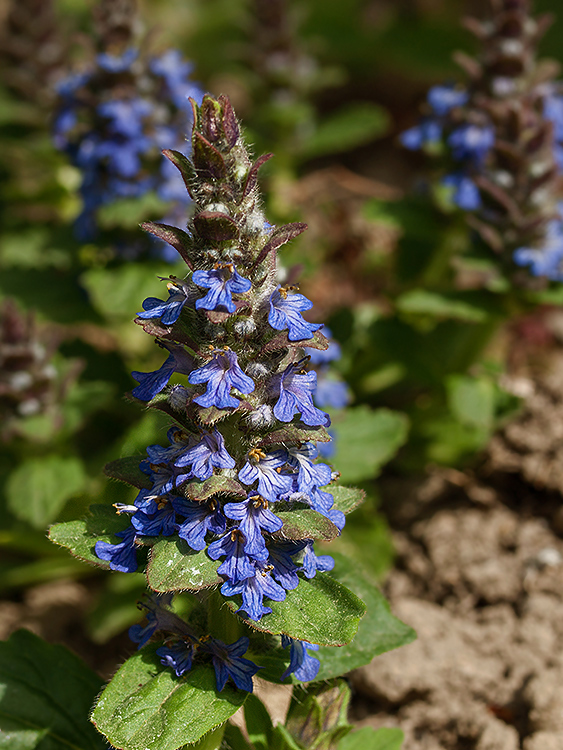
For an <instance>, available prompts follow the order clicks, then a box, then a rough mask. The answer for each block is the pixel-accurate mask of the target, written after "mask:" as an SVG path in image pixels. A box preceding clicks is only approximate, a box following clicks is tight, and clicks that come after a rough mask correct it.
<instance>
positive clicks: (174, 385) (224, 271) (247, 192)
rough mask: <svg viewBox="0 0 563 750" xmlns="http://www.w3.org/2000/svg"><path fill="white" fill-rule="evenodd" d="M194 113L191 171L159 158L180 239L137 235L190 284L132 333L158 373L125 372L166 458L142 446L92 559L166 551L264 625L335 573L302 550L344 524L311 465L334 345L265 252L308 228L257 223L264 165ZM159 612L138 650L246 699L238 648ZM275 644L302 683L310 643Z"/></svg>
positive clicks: (183, 163)
mask: <svg viewBox="0 0 563 750" xmlns="http://www.w3.org/2000/svg"><path fill="white" fill-rule="evenodd" d="M194 111H195V122H194V128H193V136H192V153H193V157H192V160H191V161H188V160H187V159H186V158H185V157H184V156H183V155H182V154H181V153H178V152H176V151H166V152H165V154H166V155H167V156H168V158H169V159H170V160H171V162H172V163H173V164H175V165H176V166H177V167H178V168H179V170H180V171H181V173H182V176H183V177H184V180H185V183H186V185H187V186H188V189H189V191H190V195H191V197H192V200H193V202H194V207H195V212H194V216H193V219H192V220H191V221H190V223H189V225H188V230H189V231H188V232H186V231H184V230H181V229H177V228H174V227H170V226H167V225H164V224H154V223H147V224H145V225H144V226H145V229H147V230H148V231H150V232H152V233H153V234H155V235H156V236H157V237H159V238H161V239H163V240H165V241H167V242H169V243H170V244H171V245H172V246H173V247H174V248H175V249H176V250H177V251H178V252H179V253H180V255H181V256H182V258H183V259H184V260H185V262H186V264H187V267H188V269H187V270H188V273H187V275H186V277H185V278H184V279H178V278H176V277H170V278H169V279H167V288H168V296H167V298H165V299H161V298H157V297H150V298H148V299H146V300H145V301H144V302H143V305H142V308H143V309H142V310H141V311H140V312H139V313H138V318H137V321H136V322H137V323H138V324H139V325H141V326H142V327H143V328H144V329H145V331H146V332H147V333H149V334H150V335H151V336H154V337H155V338H156V340H157V343H158V344H159V345H160V346H161V347H162V348H163V349H164V350H165V352H166V353H167V356H166V359H165V361H164V363H163V364H162V365H161V366H160V367H159V368H158V369H157V370H155V371H153V372H134V373H133V376H134V377H135V379H136V380H137V381H138V385H137V386H136V387H135V388H134V389H133V390H132V396H133V397H134V398H136V399H138V400H139V401H141V402H143V403H148V405H149V406H151V407H153V408H157V409H160V410H161V411H164V412H165V413H166V414H168V415H169V416H170V418H171V419H172V421H173V424H172V426H171V427H170V429H169V431H168V435H167V437H168V440H167V444H166V445H151V446H149V447H148V448H147V451H146V453H147V455H146V457H143V458H142V459H139V460H138V462H137V465H138V469H137V468H136V467H135V470H136V473H135V474H134V478H129V479H127V478H126V477H125V479H126V481H130V483H131V484H134V485H135V486H137V487H138V489H139V492H138V494H137V496H136V498H135V499H134V501H133V502H132V503H131V504H118V505H116V510H117V512H118V514H120V516H124V517H127V518H128V520H129V523H128V525H126V526H125V527H124V528H123V529H122V530H121V531H119V533H118V534H117V536H118V539H119V541H117V542H114V541H112V540H110V541H106V540H99V541H98V542H97V543H96V545H95V552H96V555H97V557H98V558H99V559H100V560H103V561H105V562H107V563H109V567H110V568H112V569H114V570H119V571H124V572H132V571H135V570H137V568H138V565H139V548H140V547H145V546H152V545H154V544H155V539H165V538H171V539H176V540H178V543H179V544H180V543H181V544H182V545H183V546H182V549H183V550H185V552H184V554H185V555H186V566H189V565H195V561H196V560H197V561H198V565H200V566H201V567H200V568H199V569H201V568H205V569H211V570H212V576H211V578H210V580H209V581H208V582H205V583H203V584H200V585H198V586H196V587H195V588H198V589H200V588H205V587H206V586H213V585H215V584H216V583H217V582H220V583H221V586H220V592H221V594H222V596H223V597H225V599H226V600H227V601H228V602H229V603H232V602H235V603H236V604H234V605H233V609H234V611H236V613H237V614H238V615H239V616H240V617H241V618H242V619H243V620H246V621H247V622H251V623H260V622H261V620H262V619H263V618H265V617H267V616H268V615H270V614H271V613H272V612H273V604H274V603H280V602H284V601H285V600H286V597H287V596H288V593H289V592H293V591H294V590H296V589H297V588H298V586H299V584H300V580H301V579H302V578H303V579H306V580H312V579H314V578H315V576H316V575H317V572H318V571H321V572H323V573H324V572H326V571H330V570H331V569H332V568H333V565H334V562H333V560H332V558H330V557H328V556H326V555H317V554H316V553H315V549H314V544H313V542H314V539H315V538H318V533H319V532H318V528H319V525H320V527H322V534H321V535H322V537H323V538H325V539H330V538H334V537H335V536H337V535H338V534H339V533H340V531H341V530H342V528H343V526H344V522H345V519H344V513H343V510H342V509H341V508H339V507H338V503H337V502H336V501H335V495H334V494H333V493H332V492H331V491H330V489H331V488H330V485H331V484H332V483H333V482H334V480H335V479H336V478H337V476H338V475H337V474H336V473H334V472H333V471H332V469H331V467H330V466H329V465H328V464H326V463H320V462H318V460H317V459H318V455H319V449H318V447H317V443H318V442H321V443H323V442H329V441H330V436H329V434H328V432H327V429H326V428H327V427H328V426H329V425H330V419H329V417H328V415H327V414H326V413H325V412H323V411H322V410H321V409H320V408H319V407H318V406H317V405H315V403H314V396H315V390H316V386H317V373H316V372H315V370H313V369H310V362H311V359H312V358H315V362H316V365H317V366H318V367H320V368H322V367H323V366H325V365H326V363H328V362H329V361H330V360H331V359H332V358H333V357H335V356H338V347H337V345H336V344H334V343H333V344H331V346H330V347H329V342H328V340H327V339H326V337H325V336H324V335H323V334H322V333H321V331H320V328H321V325H319V324H315V323H310V322H309V321H308V320H306V319H305V318H304V317H303V312H306V311H308V310H309V309H310V308H311V306H312V303H311V302H310V301H309V300H308V299H306V297H304V296H303V295H302V294H299V293H298V292H297V290H296V289H295V288H294V287H284V286H280V285H279V284H278V283H276V276H277V273H276V250H277V249H278V248H279V247H281V246H282V245H283V244H285V243H286V242H287V241H288V240H290V239H292V238H293V237H295V236H296V235H298V234H299V233H301V232H302V231H303V230H304V229H305V226H304V225H302V224H290V225H286V226H282V227H279V228H273V227H271V226H270V225H269V224H268V223H267V222H266V221H265V218H264V215H263V213H262V211H261V208H260V204H259V199H258V194H257V188H256V182H257V172H258V168H259V167H260V165H261V164H262V163H263V162H264V161H265V158H264V157H262V158H261V159H258V161H257V162H256V163H255V164H254V165H253V164H252V163H251V161H250V159H249V157H248V155H247V152H246V149H245V147H244V144H243V142H242V139H241V137H240V132H239V126H238V123H237V120H236V118H235V116H234V113H233V110H232V108H231V106H230V103H229V101H228V99H226V98H225V97H219V98H218V99H213V98H212V97H210V96H208V95H206V96H205V97H204V98H203V102H202V105H201V106H200V107H199V106H195V105H194ZM311 352H313V355H311ZM319 352H323V353H325V357H324V358H323V357H318V353H319ZM120 466H121V464H120V462H119V461H117V462H113V463H112V464H110V465H109V466H108V468H107V471H108V473H109V474H110V475H111V476H116V477H118V478H121V479H123V478H124V473H123V470H122V469H121V468H120ZM327 485H329V487H328V488H327ZM345 510H346V509H345ZM348 510H349V509H348ZM315 519H316V520H315ZM311 524H313V525H312V526H311ZM198 555H199V557H197V556H198ZM153 563H154V560H153V558H152V557H151V565H152V564H153ZM150 583H151V578H150V574H149V584H150ZM182 588H190V586H189V585H185V584H184V585H183V586H182ZM158 590H162V589H158ZM155 612H157V610H156V609H154V608H153V609H151V610H150V612H149V615H148V624H147V626H146V627H145V628H144V629H141V630H139V629H136V630H135V631H134V633H135V634H136V635H135V639H136V640H139V642H142V643H144V642H145V641H146V639H148V638H150V637H152V635H153V634H154V633H155V632H156V631H157V630H158V631H162V632H164V633H165V636H166V642H165V645H164V646H163V647H162V648H160V649H159V650H158V654H159V655H160V656H161V657H162V662H163V664H167V665H169V666H171V667H172V668H173V669H174V670H175V672H176V674H177V675H181V674H183V673H184V672H186V671H187V670H189V669H190V668H191V664H192V661H193V659H194V658H196V656H197V658H201V659H205V658H211V659H212V661H213V664H214V667H215V671H216V676H217V684H218V688H219V689H222V687H223V686H224V684H225V681H226V679H227V677H228V676H230V677H231V678H232V679H233V680H234V682H235V684H236V685H237V686H239V687H241V688H243V689H245V690H250V689H251V688H252V681H251V677H252V675H253V674H254V673H255V671H256V670H257V667H255V665H253V663H252V662H250V661H249V660H248V659H245V658H243V653H245V651H246V648H247V645H248V639H247V638H245V637H243V638H241V639H239V640H237V641H236V642H235V643H232V644H230V645H226V644H225V643H223V642H222V641H217V640H215V639H213V638H208V636H207V634H205V633H204V634H203V636H202V635H198V636H195V635H193V633H192V631H190V632H189V633H188V632H187V631H186V630H185V628H184V630H182V629H181V628H180V630H178V628H176V629H174V628H171V627H169V626H168V625H166V626H165V625H163V620H162V618H163V617H164V618H165V619H166V618H167V617H168V615H161V614H155ZM158 612H160V610H158ZM166 622H168V620H166ZM182 627H184V626H182ZM186 627H188V626H186ZM278 632H279V631H278ZM141 634H142V635H141ZM280 635H282V636H283V642H282V646H283V647H287V646H290V664H289V667H288V669H287V670H286V671H285V673H284V674H283V675H282V679H283V678H285V677H286V676H287V675H289V674H290V673H293V674H295V675H296V676H297V677H298V679H306V680H309V679H312V678H313V677H314V675H315V674H316V673H317V671H318V668H319V661H318V659H316V658H315V657H314V656H312V655H311V654H310V653H309V651H314V650H315V649H316V646H315V644H310V643H308V642H306V641H302V640H300V639H298V638H291V637H289V636H288V635H287V631H286V633H280ZM253 670H254V671H253Z"/></svg>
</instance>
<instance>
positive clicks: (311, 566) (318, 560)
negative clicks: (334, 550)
mask: <svg viewBox="0 0 563 750" xmlns="http://www.w3.org/2000/svg"><path fill="white" fill-rule="evenodd" d="M301 565H302V567H301V568H299V570H302V571H303V573H304V574H305V575H306V577H307V578H314V577H315V575H316V574H317V570H320V571H321V572H323V573H325V572H327V571H329V570H332V569H333V568H334V560H333V559H332V557H331V556H330V555H316V554H315V548H314V545H313V542H312V541H311V540H310V539H308V540H307V542H306V544H305V551H304V553H303V559H302V561H301Z"/></svg>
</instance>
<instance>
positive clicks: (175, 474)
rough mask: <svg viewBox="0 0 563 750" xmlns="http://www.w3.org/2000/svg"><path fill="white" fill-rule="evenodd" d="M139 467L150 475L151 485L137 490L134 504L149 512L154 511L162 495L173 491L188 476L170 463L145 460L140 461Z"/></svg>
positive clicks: (188, 476)
mask: <svg viewBox="0 0 563 750" xmlns="http://www.w3.org/2000/svg"><path fill="white" fill-rule="evenodd" d="M139 467H140V469H141V471H144V472H145V474H148V475H149V476H150V478H151V480H152V487H151V489H150V490H147V489H142V490H140V491H139V494H138V495H137V498H136V500H135V505H136V506H137V507H138V508H139V509H140V510H143V511H144V512H145V513H149V514H150V513H155V512H156V509H157V503H158V502H160V499H161V497H162V496H163V495H167V494H168V493H169V492H173V491H174V490H175V489H176V488H177V487H180V485H182V484H183V483H184V482H186V481H187V480H188V479H189V478H190V475H189V474H182V472H181V471H180V470H179V469H176V468H174V466H170V464H149V463H148V462H147V461H142V462H141V463H140V464H139Z"/></svg>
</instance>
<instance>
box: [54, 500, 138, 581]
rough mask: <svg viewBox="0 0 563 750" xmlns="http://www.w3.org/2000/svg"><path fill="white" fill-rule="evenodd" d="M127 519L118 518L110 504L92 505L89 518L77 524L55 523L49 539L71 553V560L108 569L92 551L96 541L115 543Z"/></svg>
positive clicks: (67, 522) (123, 517)
mask: <svg viewBox="0 0 563 750" xmlns="http://www.w3.org/2000/svg"><path fill="white" fill-rule="evenodd" d="M129 523H130V521H129V516H120V515H118V514H117V513H116V512H115V509H114V508H112V507H111V506H109V505H91V506H90V515H89V516H88V517H87V518H84V519H82V520H80V521H66V522H65V523H56V524H55V525H54V526H51V528H50V529H49V539H50V540H51V541H52V542H55V544H60V546H61V547H66V548H67V549H69V550H70V552H71V554H72V555H74V557H78V558H79V559H80V560H84V561H85V562H89V563H94V565H98V566H99V567H100V568H109V563H108V562H105V561H104V560H100V559H99V558H98V557H96V554H95V552H94V545H95V544H96V542H97V541H98V540H101V541H104V542H111V543H112V544H116V543H117V542H121V541H122V540H121V539H120V538H119V537H116V536H115V534H116V533H117V532H118V531H123V530H124V529H126V528H127V527H128V526H129Z"/></svg>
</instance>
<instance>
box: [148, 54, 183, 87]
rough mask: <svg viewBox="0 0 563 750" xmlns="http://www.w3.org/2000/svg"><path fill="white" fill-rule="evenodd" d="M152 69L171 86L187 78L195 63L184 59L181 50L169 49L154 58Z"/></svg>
mask: <svg viewBox="0 0 563 750" xmlns="http://www.w3.org/2000/svg"><path fill="white" fill-rule="evenodd" d="M150 69H151V70H152V72H153V73H155V75H158V76H162V77H163V78H164V79H165V80H166V82H167V84H168V85H169V86H175V85H178V84H181V83H182V82H183V81H185V80H186V78H187V77H188V76H189V75H190V73H191V72H192V69H193V65H192V64H191V63H189V62H188V61H187V60H184V58H183V57H182V53H181V52H180V51H179V50H177V49H169V50H166V52H164V53H163V54H162V55H161V56H160V57H153V58H152V60H151V61H150Z"/></svg>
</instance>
